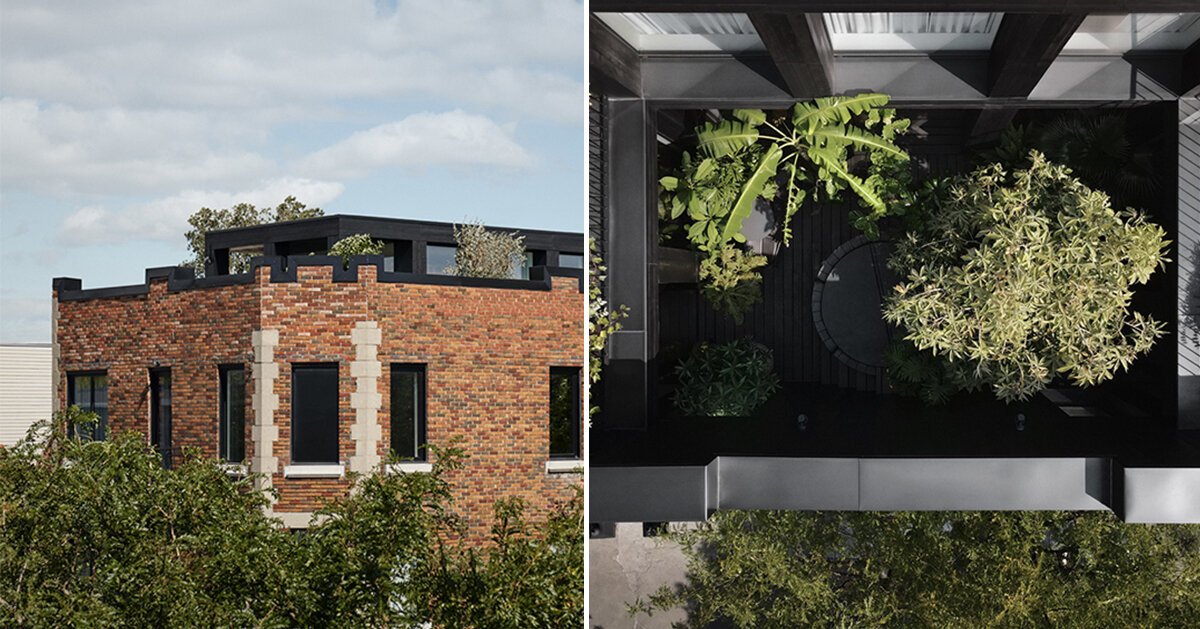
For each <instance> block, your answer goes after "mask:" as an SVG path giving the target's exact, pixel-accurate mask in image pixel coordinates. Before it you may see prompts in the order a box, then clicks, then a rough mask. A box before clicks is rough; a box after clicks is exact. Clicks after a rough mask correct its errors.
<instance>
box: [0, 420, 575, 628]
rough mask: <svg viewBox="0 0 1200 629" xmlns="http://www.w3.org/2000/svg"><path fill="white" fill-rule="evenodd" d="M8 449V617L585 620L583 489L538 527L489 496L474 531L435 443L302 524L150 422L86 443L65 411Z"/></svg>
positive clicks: (26, 623) (470, 623)
mask: <svg viewBox="0 0 1200 629" xmlns="http://www.w3.org/2000/svg"><path fill="white" fill-rule="evenodd" d="M94 418H95V416H94V415H91V414H84V413H80V412H79V411H78V410H77V409H70V410H68V411H67V412H66V413H65V414H63V415H61V416H60V417H58V418H57V420H56V422H55V423H54V425H53V426H54V427H50V426H48V425H47V424H45V423H43V424H41V425H40V426H39V427H38V428H37V429H36V432H35V433H34V434H33V437H32V438H28V439H27V440H25V441H24V442H22V443H21V444H19V445H17V446H15V447H13V448H8V449H5V448H0V626H3V627H59V626H66V627H118V626H120V627H126V626H134V627H197V626H204V627H208V626H222V627H248V626H255V627H364V626H366V627H424V626H436V627H514V628H515V627H563V626H573V625H578V624H579V622H580V620H582V618H583V526H582V501H581V500H580V499H579V495H578V494H577V496H576V498H575V499H574V500H572V501H570V502H568V503H566V504H562V505H559V506H558V507H557V508H556V509H555V510H554V512H553V513H551V514H550V515H549V517H548V518H547V519H546V521H545V524H544V525H542V524H539V525H538V526H536V527H535V526H533V525H532V524H531V523H530V522H528V521H527V520H526V518H525V515H524V506H523V505H522V504H521V502H520V501H519V500H516V499H505V500H502V501H500V502H499V503H498V504H497V507H496V516H497V517H496V523H495V525H494V527H493V536H492V539H491V543H490V544H488V545H486V546H479V545H477V544H474V543H469V542H468V541H466V538H465V537H464V536H463V532H464V530H463V528H462V525H461V522H460V520H459V518H458V516H457V515H456V513H455V510H454V502H453V500H452V493H453V492H452V486H451V484H450V483H449V481H448V480H447V477H446V472H448V471H449V470H452V469H455V468H458V467H460V466H461V461H462V453H461V452H459V451H458V450H456V449H454V448H444V449H440V448H435V450H436V454H437V456H436V463H435V464H434V468H433V472H432V473H411V474H389V473H384V472H381V471H380V472H375V473H372V474H367V475H362V476H357V477H354V489H353V491H352V492H351V493H350V494H349V495H348V496H346V497H344V498H342V499H340V500H336V501H333V502H332V503H330V504H329V505H328V506H327V507H325V508H324V509H322V510H320V511H319V512H318V514H317V519H316V521H315V523H314V525H313V526H311V527H310V528H309V529H308V530H307V531H306V532H305V533H304V534H303V535H293V534H291V533H290V532H288V531H287V530H285V529H282V528H280V527H279V523H278V521H277V520H274V519H272V518H269V517H268V516H267V515H265V514H264V511H263V507H264V506H265V505H266V504H267V495H266V494H264V493H262V492H260V491H256V490H255V489H254V486H253V479H251V478H243V479H238V478H233V477H231V476H230V475H229V474H228V472H227V470H226V469H225V468H224V467H223V466H222V464H221V463H220V462H219V461H215V460H207V459H202V458H199V457H197V456H195V453H189V454H188V455H187V456H186V457H185V458H186V461H185V462H184V463H182V464H181V465H178V466H176V467H175V468H174V469H171V470H164V469H163V467H162V458H161V456H160V455H159V454H158V453H157V452H155V450H154V449H153V448H152V447H151V446H149V445H148V444H147V443H146V439H145V436H144V435H141V434H138V433H135V432H127V433H122V434H117V435H115V436H113V437H112V438H110V439H107V440H101V441H91V442H85V441H80V440H78V439H73V438H69V437H68V436H67V434H68V433H67V431H66V429H65V426H66V425H67V424H71V423H76V422H80V421H89V420H90V421H94Z"/></svg>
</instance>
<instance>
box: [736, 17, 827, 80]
mask: <svg viewBox="0 0 1200 629" xmlns="http://www.w3.org/2000/svg"><path fill="white" fill-rule="evenodd" d="M750 21H751V22H752V23H753V24H754V29H755V30H757V31H758V36H759V37H760V38H761V39H762V41H763V44H764V45H765V46H766V47H767V52H768V53H770V55H771V59H772V60H773V61H774V62H775V67H777V68H779V73H780V74H782V75H783V80H784V82H785V83H787V87H788V91H789V92H791V93H792V96H795V97H796V98H811V97H814V96H828V95H830V94H832V93H833V47H832V46H831V45H830V43H829V31H828V30H827V29H826V28H825V20H824V19H823V18H822V16H821V14H820V13H801V14H796V13H793V14H786V13H751V14H750Z"/></svg>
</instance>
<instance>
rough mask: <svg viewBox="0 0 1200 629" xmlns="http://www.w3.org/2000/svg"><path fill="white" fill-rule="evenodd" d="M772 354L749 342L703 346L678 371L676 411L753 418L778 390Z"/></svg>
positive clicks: (684, 360) (704, 344)
mask: <svg viewBox="0 0 1200 629" xmlns="http://www.w3.org/2000/svg"><path fill="white" fill-rule="evenodd" d="M771 362H772V359H771V350H769V349H767V348H765V347H763V346H762V345H759V344H757V343H754V342H753V341H749V340H740V341H733V342H731V343H722V344H711V343H701V344H699V345H697V346H696V347H694V348H693V349H692V352H691V354H689V355H688V356H687V358H685V359H683V361H682V362H680V364H679V366H678V367H676V369H675V374H676V376H677V377H678V378H679V386H678V387H677V388H676V389H675V397H674V402H675V408H678V409H679V410H680V411H682V412H684V413H685V414H688V415H706V416H713V417H725V416H737V417H744V416H747V415H750V414H751V413H753V412H754V410H755V409H757V408H758V407H759V406H760V405H762V403H763V402H766V401H767V399H768V398H770V397H771V395H772V394H774V393H775V392H776V391H778V390H779V377H778V376H776V375H775V373H774V372H773V371H771Z"/></svg>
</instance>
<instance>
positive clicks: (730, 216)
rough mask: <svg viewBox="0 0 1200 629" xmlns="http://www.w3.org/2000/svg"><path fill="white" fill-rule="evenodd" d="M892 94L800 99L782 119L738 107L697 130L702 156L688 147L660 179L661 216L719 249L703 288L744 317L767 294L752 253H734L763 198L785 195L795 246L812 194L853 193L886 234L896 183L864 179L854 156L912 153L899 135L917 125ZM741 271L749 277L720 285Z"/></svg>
mask: <svg viewBox="0 0 1200 629" xmlns="http://www.w3.org/2000/svg"><path fill="white" fill-rule="evenodd" d="M888 100H889V99H888V96H886V95H884V94H856V95H854V96H834V97H830V98H819V99H816V100H815V101H812V102H800V103H796V104H795V105H794V106H793V107H792V109H791V111H790V115H782V116H778V117H777V118H775V119H772V120H768V115H767V113H766V112H764V111H762V110H758V109H737V110H734V111H733V112H732V114H731V116H730V117H729V118H726V119H724V120H722V121H720V122H718V123H715V124H714V123H704V124H703V125H701V126H699V127H697V128H696V130H695V135H696V138H697V146H696V156H695V158H693V156H692V154H691V153H688V152H684V153H683V157H682V159H681V162H680V166H679V168H678V169H675V170H674V171H671V172H670V173H669V174H667V175H666V176H663V177H662V178H660V179H659V184H660V187H661V193H660V198H659V201H660V203H659V218H660V221H661V222H662V223H663V224H664V227H663V232H664V233H666V232H668V231H671V230H672V229H673V228H674V227H675V226H676V221H678V220H680V219H685V220H684V222H685V225H686V228H685V230H684V233H686V235H687V238H688V240H689V242H691V244H692V246H693V247H695V248H696V249H698V250H699V251H701V252H704V253H707V254H709V256H710V257H709V260H708V265H707V271H708V272H707V273H705V271H704V269H702V270H701V273H702V277H701V280H702V282H705V283H704V284H703V285H702V287H701V290H702V294H703V295H704V296H705V297H706V298H707V299H708V300H709V301H710V302H711V303H712V304H713V307H714V308H716V309H717V310H718V311H719V312H723V313H726V314H728V315H729V316H732V317H734V318H735V319H737V320H739V321H740V318H741V316H742V315H743V314H744V313H745V311H746V309H748V308H749V307H750V306H751V305H753V303H754V302H755V301H756V299H757V294H758V283H759V282H760V281H761V274H759V273H758V271H756V270H754V268H751V267H750V265H749V264H748V259H747V256H745V255H743V256H740V258H741V259H739V256H738V254H734V253H730V251H733V250H735V249H731V247H736V244H735V243H744V242H745V241H746V237H745V235H744V234H743V233H742V224H743V223H744V222H745V220H746V218H747V217H748V216H750V213H751V211H752V210H753V209H754V204H755V202H756V200H758V199H767V200H770V201H773V200H775V199H776V197H778V196H780V194H781V193H782V196H783V199H784V200H783V206H784V208H785V209H784V216H783V218H782V220H781V221H780V223H779V228H780V231H781V233H782V240H783V244H785V245H786V244H788V242H789V241H790V239H791V220H792V217H793V216H794V215H795V214H796V212H797V211H798V210H799V209H800V206H801V205H803V204H804V202H805V200H807V199H814V200H817V199H836V198H839V197H840V195H841V193H842V192H843V191H845V190H850V191H852V192H853V193H854V194H855V195H856V196H857V197H858V199H859V201H860V202H861V203H862V204H863V206H864V207H865V208H867V211H866V212H865V213H862V212H858V213H856V215H855V217H854V223H855V225H856V226H858V227H859V228H860V229H863V230H864V231H866V232H867V233H872V234H874V233H877V231H876V230H875V222H877V221H878V220H879V218H880V217H882V216H884V215H885V214H887V212H888V206H887V202H886V200H885V198H884V197H883V196H882V194H881V192H882V188H883V186H884V184H885V183H886V181H885V179H884V178H883V177H882V176H881V175H879V174H876V173H872V174H869V175H868V176H867V177H866V178H865V179H864V178H862V177H861V176H860V175H858V174H855V173H853V172H851V167H850V158H851V156H852V155H854V154H856V153H858V154H865V155H867V156H868V157H869V158H871V159H875V158H879V159H882V156H885V155H887V156H891V158H892V159H893V160H897V161H906V160H907V159H908V155H907V154H906V153H905V152H904V151H902V150H901V149H900V148H899V147H897V146H896V145H895V143H894V140H895V138H896V136H897V135H899V134H902V133H904V132H905V131H906V130H907V129H908V124H909V121H908V120H907V119H902V118H896V117H895V111H894V110H892V109H889V108H886V107H884V106H885V105H886V104H887V103H888ZM763 264H765V261H764V263H763ZM755 266H762V264H757V265H755ZM718 269H722V270H720V271H718ZM735 277H737V278H741V279H740V283H737V284H731V283H728V282H726V283H725V284H724V285H716V284H714V283H713V282H712V279H713V278H724V279H731V278H735ZM743 284H744V285H743Z"/></svg>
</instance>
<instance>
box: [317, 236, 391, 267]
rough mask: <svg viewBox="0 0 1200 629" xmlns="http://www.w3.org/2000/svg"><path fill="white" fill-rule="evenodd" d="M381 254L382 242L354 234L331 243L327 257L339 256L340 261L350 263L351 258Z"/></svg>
mask: <svg viewBox="0 0 1200 629" xmlns="http://www.w3.org/2000/svg"><path fill="white" fill-rule="evenodd" d="M381 253H383V241H381V240H375V239H374V238H371V235H370V234H354V235H352V236H346V237H345V238H343V239H341V240H339V241H337V242H335V243H333V246H332V247H330V248H329V255H331V256H341V258H342V261H343V262H344V263H346V264H349V263H350V257H351V256H368V255H379V254H381Z"/></svg>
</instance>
